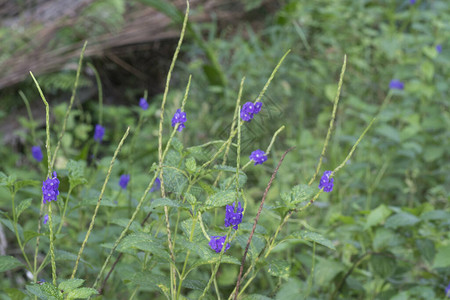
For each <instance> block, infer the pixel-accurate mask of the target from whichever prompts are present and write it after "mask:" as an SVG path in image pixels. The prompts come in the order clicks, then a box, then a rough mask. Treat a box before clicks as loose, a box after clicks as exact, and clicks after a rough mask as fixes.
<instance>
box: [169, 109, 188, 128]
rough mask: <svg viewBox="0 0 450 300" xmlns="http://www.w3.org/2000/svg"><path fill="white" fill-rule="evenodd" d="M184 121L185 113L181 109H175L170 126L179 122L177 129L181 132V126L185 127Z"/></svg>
mask: <svg viewBox="0 0 450 300" xmlns="http://www.w3.org/2000/svg"><path fill="white" fill-rule="evenodd" d="M185 122H186V113H185V112H182V111H181V109H177V111H176V112H175V114H174V115H173V118H172V127H175V125H177V124H180V125H179V126H178V129H177V130H178V131H179V132H181V131H182V130H183V128H185V127H186V126H185V125H184V123H185Z"/></svg>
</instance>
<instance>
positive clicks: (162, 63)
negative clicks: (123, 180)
mask: <svg viewBox="0 0 450 300" xmlns="http://www.w3.org/2000/svg"><path fill="white" fill-rule="evenodd" d="M184 9H185V3H184V2H183V1H163V0H132V1H125V0H83V1H67V0H66V1H65V0H52V1H41V0H34V1H33V0H22V1H0V15H1V21H0V45H1V46H0V130H1V131H0V138H1V139H2V147H0V156H1V158H2V163H1V165H0V171H2V172H4V173H6V174H16V175H17V176H18V177H19V178H33V179H39V178H40V175H39V173H40V172H41V171H40V169H39V166H38V165H37V164H36V163H35V162H34V161H33V160H32V157H31V153H30V149H31V146H32V145H40V146H41V147H42V148H44V140H45V139H44V136H45V130H44V127H45V126H44V125H45V124H44V123H45V120H44V116H45V113H44V106H43V104H42V102H41V100H40V99H39V96H38V93H37V92H36V89H35V87H34V85H33V84H32V81H31V79H30V77H29V75H28V72H29V71H30V70H31V71H33V73H34V74H35V75H36V76H37V79H38V81H39V82H40V84H41V86H42V88H43V90H44V93H45V95H46V96H47V99H48V100H49V101H50V105H51V107H52V108H53V115H52V121H53V124H54V127H53V128H52V131H53V132H54V133H56V132H59V130H60V128H61V123H62V119H63V116H64V113H65V110H66V108H67V105H68V100H69V97H70V93H71V90H72V85H73V82H74V79H75V73H76V67H77V60H78V56H79V54H80V51H81V48H82V45H83V43H84V41H86V40H87V41H88V46H87V51H86V60H87V61H88V62H90V64H91V66H92V67H87V66H85V68H84V69H83V72H82V76H81V80H80V87H79V92H78V95H77V99H76V102H75V107H74V111H73V113H72V114H71V117H70V119H69V123H68V129H67V133H66V136H65V137H64V139H63V144H62V151H61V152H60V157H58V160H57V168H64V166H65V164H66V163H67V161H68V159H83V160H88V155H89V153H90V151H91V150H90V149H91V148H92V145H93V142H92V141H91V140H92V139H91V137H92V136H93V128H94V126H95V124H96V123H98V118H97V115H98V100H97V97H98V95H97V90H98V89H97V83H96V79H95V76H94V68H95V70H97V71H98V72H99V74H100V78H101V82H102V87H103V92H104V104H105V107H104V116H103V123H104V125H105V126H106V128H107V133H106V142H105V144H104V145H103V147H102V149H101V150H100V152H103V154H104V155H106V153H108V154H109V155H111V153H112V151H113V149H114V148H115V146H116V144H117V142H118V140H119V138H120V136H121V135H122V133H123V132H124V130H125V128H126V126H128V125H131V126H133V125H134V126H135V125H136V124H137V122H138V118H137V115H138V111H139V107H138V106H137V104H138V101H139V98H140V97H142V96H143V94H144V91H145V90H147V91H148V93H149V97H148V99H149V103H150V105H151V107H150V109H149V111H148V112H146V118H147V123H146V126H145V127H144V128H143V130H142V131H141V133H140V136H139V139H137V141H136V143H137V144H138V145H139V146H138V147H136V149H137V151H136V153H135V155H136V157H137V158H136V160H137V161H140V162H142V165H143V166H145V167H142V171H143V172H145V171H148V168H149V167H150V166H151V164H152V162H154V161H156V148H157V143H156V136H157V126H156V124H157V120H158V116H159V105H160V100H161V93H162V91H163V87H164V82H165V76H166V73H167V70H168V67H169V64H170V60H171V57H172V55H173V52H174V49H175V47H176V42H177V38H178V35H179V30H180V27H181V26H180V23H181V21H182V14H183V12H184ZM191 9H192V12H191V15H190V24H189V28H188V31H187V37H186V41H185V43H184V45H183V46H182V54H181V58H180V60H179V62H178V63H177V65H176V67H175V72H174V74H173V81H172V90H171V92H170V94H169V101H168V107H167V109H166V111H167V112H168V114H169V115H170V114H172V112H174V111H175V110H176V109H177V108H178V107H179V106H180V103H181V100H182V95H183V93H184V88H185V85H186V83H187V79H188V76H189V75H190V74H192V76H193V80H192V86H191V92H190V97H189V101H188V104H187V106H186V108H185V111H186V113H187V118H188V122H187V123H186V126H187V128H186V129H185V130H183V134H182V135H180V137H179V138H180V139H181V140H182V142H183V144H184V145H185V147H189V146H193V145H196V144H199V143H205V142H208V141H210V140H212V139H223V138H224V137H226V136H227V132H228V129H229V126H230V123H231V116H232V114H233V111H234V104H235V99H236V97H237V91H238V88H239V83H240V81H241V79H242V77H243V76H245V77H246V81H245V87H244V94H243V96H244V97H243V99H244V101H254V100H255V98H256V97H257V95H258V93H259V91H260V89H261V88H262V86H263V85H264V83H265V81H266V80H267V78H268V76H269V75H270V73H271V71H272V69H273V68H274V66H275V65H276V63H277V62H278V60H279V59H280V57H281V56H282V55H283V54H284V53H285V52H286V51H287V50H288V49H291V50H292V52H291V53H290V54H289V56H288V57H287V59H286V61H285V62H284V64H283V65H282V67H281V68H280V70H279V72H278V74H277V75H276V77H275V79H274V81H273V83H272V85H271V86H270V89H269V90H268V93H267V94H266V96H265V98H264V99H263V100H262V102H263V103H264V106H263V110H262V112H261V114H260V117H258V118H255V120H253V121H252V122H251V123H250V124H247V125H246V126H245V131H244V132H243V143H244V145H243V149H242V152H243V155H244V156H247V155H249V154H250V153H251V151H253V150H255V149H258V148H259V149H265V147H266V146H267V145H268V143H269V141H270V138H271V136H272V133H273V132H274V131H275V130H276V129H277V128H278V127H279V126H281V125H286V130H285V131H284V132H283V134H281V135H280V138H279V139H278V140H277V143H276V144H275V145H274V151H273V152H272V154H271V157H269V161H267V162H266V163H265V164H264V165H263V166H261V167H259V168H253V169H251V170H249V171H248V176H249V181H248V183H247V191H248V194H249V198H250V199H251V201H250V203H249V205H250V207H249V208H250V209H249V213H247V219H248V220H247V221H248V222H251V219H252V218H253V217H252V216H253V215H252V212H254V211H256V207H257V206H258V205H259V200H260V198H261V195H262V192H263V189H264V187H265V185H266V184H267V181H268V179H269V176H270V173H271V172H272V170H273V169H274V167H275V166H276V164H277V162H278V159H279V158H280V156H281V154H282V153H283V152H284V151H285V150H286V149H287V148H288V147H290V146H295V147H296V148H295V150H294V151H292V152H291V153H290V154H289V155H288V156H287V157H286V159H285V162H284V163H283V165H282V167H281V169H280V171H279V175H278V178H277V181H276V183H275V184H274V185H273V187H272V189H271V191H270V194H269V198H268V199H267V203H269V204H270V203H271V202H273V201H276V200H277V199H278V198H279V195H280V193H282V192H286V191H288V190H289V189H290V187H292V186H293V185H296V184H299V183H306V182H308V180H309V178H310V177H311V176H312V175H313V174H314V168H315V165H316V164H317V161H318V157H319V155H320V151H321V148H322V145H323V140H324V138H325V135H326V131H327V128H328V123H329V119H330V115H331V109H332V101H333V99H334V96H335V92H336V89H337V82H338V78H339V72H340V69H341V66H342V63H343V58H344V55H345V54H346V55H347V57H348V63H347V71H346V74H345V78H344V84H343V89H342V93H341V103H340V106H339V108H338V112H337V119H336V124H335V125H336V131H335V133H334V135H333V137H332V139H331V142H330V147H329V150H328V152H327V154H326V157H325V164H324V169H323V170H328V169H333V168H334V167H336V166H337V165H338V164H339V163H340V162H341V161H342V160H343V159H344V158H345V156H346V155H347V153H348V151H349V149H350V148H351V146H352V145H353V143H354V142H355V141H356V139H357V137H358V136H359V135H360V134H361V132H362V131H363V129H364V127H365V126H366V125H367V124H368V122H369V121H370V119H371V118H372V117H373V116H374V115H375V114H376V112H377V110H378V108H379V106H380V104H381V103H382V102H383V100H384V99H385V97H386V96H387V95H388V93H391V94H392V99H391V101H390V103H389V105H388V107H387V109H386V110H384V111H383V112H382V113H381V115H380V117H379V118H378V120H377V122H376V123H375V125H374V127H373V128H372V129H371V131H370V132H369V133H368V135H367V136H366V138H365V139H364V140H363V142H362V143H361V144H360V146H359V147H358V149H357V151H356V153H355V155H354V156H353V158H352V159H351V161H350V162H349V163H348V165H347V166H346V167H345V168H344V169H343V171H342V172H340V173H339V175H338V176H337V177H336V178H335V189H334V191H333V192H332V193H330V194H327V195H322V196H321V198H320V199H319V201H318V202H317V203H316V205H315V206H313V207H312V208H311V209H309V210H308V213H307V214H304V213H303V214H299V215H297V216H296V217H295V218H293V219H292V220H291V222H290V224H289V226H288V228H287V232H286V235H287V234H289V232H293V231H296V230H299V229H302V228H307V229H313V230H315V231H317V232H320V233H322V234H323V235H325V236H326V237H327V238H329V239H330V240H332V241H333V242H334V244H335V247H336V249H337V250H336V251H333V250H331V249H328V248H325V247H322V246H319V245H318V246H317V247H316V248H315V269H314V275H313V276H310V274H311V272H312V271H311V268H312V259H311V257H312V256H313V248H312V247H305V245H304V243H300V244H299V243H298V242H295V243H294V242H292V243H291V242H286V243H284V244H282V247H280V249H279V250H280V252H279V254H274V255H273V257H274V258H277V259H282V260H285V261H286V262H287V264H288V267H289V272H288V274H281V273H279V274H278V273H277V274H275V277H273V276H272V277H271V276H268V275H264V274H260V275H259V276H260V278H259V277H258V280H255V281H254V284H253V286H252V287H249V288H248V293H249V294H251V293H259V294H264V295H268V296H273V297H275V296H276V297H277V298H279V299H298V298H296V297H298V295H299V294H302V295H305V293H306V291H307V295H305V298H307V299H325V298H328V297H329V298H331V299H333V298H334V299H349V298H354V299H397V300H398V299H435V298H442V297H443V296H444V289H445V287H446V286H447V285H448V283H449V282H450V233H449V232H450V231H449V229H450V209H449V191H450V130H449V128H450V111H449V106H450V100H449V86H448V83H449V78H450V68H449V67H450V55H449V54H450V51H449V50H448V49H449V48H450V43H449V40H450V39H449V38H450V3H449V2H448V1H446V0H417V1H409V0H384V1H383V0H381V1H369V0H360V1H352V0H339V1H326V0H317V1H306V0H305V1H304V0H276V1H275V0H274V1H271V0H248V1H233V0H216V1H213V0H211V1H208V0H192V1H191ZM438 45H440V47H442V51H438V50H437V48H436V47H437V46H438ZM392 79H398V80H401V81H402V82H404V83H405V88H404V90H395V91H389V82H390V81H391V80H392ZM19 91H22V92H23V95H24V96H25V97H27V98H28V99H29V101H30V106H31V112H32V115H33V117H34V118H33V120H30V119H29V117H28V113H27V110H26V108H25V105H24V102H23V101H22V98H21V96H20V95H19ZM33 131H35V132H36V133H35V134H32V132H33ZM55 136H56V135H55ZM124 151H125V152H124V154H123V156H124V157H123V161H122V162H121V164H120V167H119V171H117V172H118V173H117V174H119V173H121V172H122V173H123V172H126V171H127V164H126V163H125V160H126V149H124ZM137 168H140V167H137ZM323 170H322V171H323ZM135 172H137V171H135ZM117 176H118V175H117ZM0 196H1V197H0V209H1V210H4V211H6V210H8V207H9V203H10V202H9V200H7V199H8V196H7V194H6V191H3V190H2V191H0ZM274 218H276V216H275V215H274V214H273V213H272V212H270V211H265V213H264V214H263V219H262V224H264V225H265V227H266V228H273V227H274V226H275V225H274V224H277V223H278V221H277V220H275V221H274ZM30 222H31V220H30ZM33 222H35V221H33ZM4 225H5V224H4ZM24 226H26V225H24ZM29 226H32V225H31V223H30V225H29ZM7 238H8V243H11V244H14V237H13V235H12V234H9V232H8V235H7ZM282 248H283V249H282ZM286 248H288V249H290V250H289V251H287V252H285V251H282V252H281V250H285V249H286ZM3 251H5V249H4V250H3ZM6 252H7V253H9V255H14V253H15V252H14V248H11V247H8V248H7V249H6ZM0 254H1V253H0ZM236 275H237V270H235V268H234V267H230V266H223V267H222V271H221V273H220V274H219V281H220V284H221V285H229V287H230V288H232V286H233V284H234V283H235V276H236ZM277 277H278V278H277ZM308 279H310V280H312V282H313V284H312V287H311V288H307V287H308V285H307V280H308ZM0 287H2V286H1V284H0ZM5 299H8V298H5ZM261 299H262V298H261Z"/></svg>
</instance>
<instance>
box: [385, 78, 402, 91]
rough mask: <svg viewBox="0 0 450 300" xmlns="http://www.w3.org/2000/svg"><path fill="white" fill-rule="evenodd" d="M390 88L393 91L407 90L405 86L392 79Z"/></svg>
mask: <svg viewBox="0 0 450 300" xmlns="http://www.w3.org/2000/svg"><path fill="white" fill-rule="evenodd" d="M389 88H390V89H393V90H403V89H404V88H405V84H404V83H403V82H401V81H400V80H398V79H392V80H391V82H390V83H389Z"/></svg>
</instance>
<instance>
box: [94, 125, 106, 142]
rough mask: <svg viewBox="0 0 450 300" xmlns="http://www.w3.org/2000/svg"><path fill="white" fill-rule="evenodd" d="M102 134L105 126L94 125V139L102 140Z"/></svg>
mask: <svg viewBox="0 0 450 300" xmlns="http://www.w3.org/2000/svg"><path fill="white" fill-rule="evenodd" d="M104 135H105V127H103V126H102V125H100V124H97V125H95V132H94V140H95V141H96V142H99V143H100V142H101V141H102V140H103V136H104Z"/></svg>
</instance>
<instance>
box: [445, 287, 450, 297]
mask: <svg viewBox="0 0 450 300" xmlns="http://www.w3.org/2000/svg"><path fill="white" fill-rule="evenodd" d="M445 296H447V297H449V298H450V283H449V284H448V286H447V287H446V288H445Z"/></svg>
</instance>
